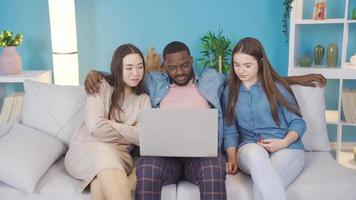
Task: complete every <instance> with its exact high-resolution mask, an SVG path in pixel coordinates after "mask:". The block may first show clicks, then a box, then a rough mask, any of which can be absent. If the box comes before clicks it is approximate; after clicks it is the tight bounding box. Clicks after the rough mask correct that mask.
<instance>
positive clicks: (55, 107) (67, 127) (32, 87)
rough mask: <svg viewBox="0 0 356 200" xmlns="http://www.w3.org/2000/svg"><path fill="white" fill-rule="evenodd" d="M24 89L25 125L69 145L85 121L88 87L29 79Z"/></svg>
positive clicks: (23, 118) (23, 120) (23, 113)
mask: <svg viewBox="0 0 356 200" xmlns="http://www.w3.org/2000/svg"><path fill="white" fill-rule="evenodd" d="M24 89H25V96H24V103H23V111H22V123H23V124H25V125H28V126H31V127H33V128H36V129H39V130H41V131H43V132H46V133H48V134H51V135H53V136H54V137H57V138H58V139H59V140H60V141H62V142H63V143H64V144H65V145H68V144H69V142H70V139H71V136H72V134H73V133H74V132H75V131H76V130H77V129H78V128H79V126H80V125H81V124H82V122H83V120H84V115H85V110H84V104H85V95H86V94H85V91H84V88H83V87H82V86H59V85H53V84H48V83H41V82H36V81H32V80H26V81H25V82H24Z"/></svg>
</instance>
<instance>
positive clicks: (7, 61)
mask: <svg viewBox="0 0 356 200" xmlns="http://www.w3.org/2000/svg"><path fill="white" fill-rule="evenodd" d="M22 40H23V35H22V33H18V34H16V35H14V34H13V32H11V31H3V32H0V47H3V48H4V50H3V52H2V54H1V55H0V69H1V71H2V72H3V73H4V74H11V75H13V74H18V73H20V72H21V67H22V61H21V56H20V55H19V54H18V53H17V51H16V46H19V45H21V44H22Z"/></svg>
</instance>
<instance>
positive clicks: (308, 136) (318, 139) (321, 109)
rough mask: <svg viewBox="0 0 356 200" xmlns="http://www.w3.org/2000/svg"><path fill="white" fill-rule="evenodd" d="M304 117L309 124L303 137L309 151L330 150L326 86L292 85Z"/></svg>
mask: <svg viewBox="0 0 356 200" xmlns="http://www.w3.org/2000/svg"><path fill="white" fill-rule="evenodd" d="M292 90H293V92H294V95H295V97H296V98H297V101H298V104H299V108H300V111H301V113H302V116H303V119H304V120H305V122H306V124H307V129H306V132H305V133H304V135H303V137H302V141H303V144H304V147H305V149H306V150H307V151H330V143H329V139H328V132H327V129H326V118H325V100H324V88H320V87H307V86H300V85H292Z"/></svg>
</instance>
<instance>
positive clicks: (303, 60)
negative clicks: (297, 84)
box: [299, 55, 312, 67]
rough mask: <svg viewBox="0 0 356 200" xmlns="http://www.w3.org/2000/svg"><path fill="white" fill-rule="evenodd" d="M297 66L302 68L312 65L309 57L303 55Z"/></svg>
mask: <svg viewBox="0 0 356 200" xmlns="http://www.w3.org/2000/svg"><path fill="white" fill-rule="evenodd" d="M299 64H300V66H302V67H310V66H311V64H312V59H311V57H310V56H309V55H304V56H302V57H301V58H300V59H299Z"/></svg>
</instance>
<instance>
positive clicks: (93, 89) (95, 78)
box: [84, 70, 103, 96]
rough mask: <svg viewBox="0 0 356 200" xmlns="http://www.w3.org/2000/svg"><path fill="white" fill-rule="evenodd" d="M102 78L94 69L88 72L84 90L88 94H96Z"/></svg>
mask: <svg viewBox="0 0 356 200" xmlns="http://www.w3.org/2000/svg"><path fill="white" fill-rule="evenodd" d="M102 80H103V77H102V76H101V74H100V73H99V72H97V71H95V70H91V71H90V72H88V74H87V77H86V78H85V82H84V86H85V91H86V92H87V93H88V94H90V95H94V96H95V95H98V94H99V92H100V82H101V81H102Z"/></svg>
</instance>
